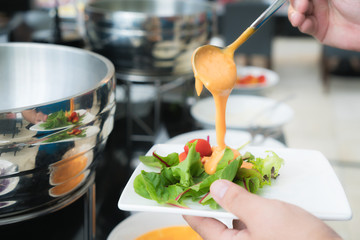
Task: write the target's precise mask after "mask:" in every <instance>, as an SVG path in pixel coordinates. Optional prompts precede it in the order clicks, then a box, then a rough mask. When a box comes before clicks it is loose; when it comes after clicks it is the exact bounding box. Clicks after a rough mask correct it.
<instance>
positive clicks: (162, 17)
mask: <svg viewBox="0 0 360 240" xmlns="http://www.w3.org/2000/svg"><path fill="white" fill-rule="evenodd" d="M85 29H86V38H87V40H88V42H89V45H90V47H91V49H92V50H93V51H95V52H98V53H100V54H102V55H104V56H106V57H108V58H109V59H110V60H111V61H112V62H113V63H114V65H115V68H116V72H120V73H122V74H134V75H149V76H174V75H175V76H176V75H183V74H189V73H191V72H192V69H191V55H192V53H193V51H194V50H195V49H196V48H197V47H198V46H200V45H203V44H206V43H208V41H209V39H210V37H211V35H212V34H214V32H215V30H216V14H215V13H214V6H213V5H212V4H210V3H208V2H205V1H197V0H117V1H115V0H105V1H96V2H93V3H90V4H88V5H87V6H86V7H85Z"/></svg>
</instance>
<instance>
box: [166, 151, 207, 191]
mask: <svg viewBox="0 0 360 240" xmlns="http://www.w3.org/2000/svg"><path fill="white" fill-rule="evenodd" d="M170 169H171V171H172V173H173V176H174V177H175V178H177V179H179V184H180V185H181V186H183V187H189V186H191V185H193V184H194V180H193V177H197V176H200V175H201V174H202V173H203V172H204V168H203V165H202V163H201V158H200V154H199V153H198V152H196V151H195V144H193V145H191V146H190V149H189V152H188V155H187V157H186V159H185V160H184V161H182V162H181V163H179V164H178V165H176V166H173V167H171V168H170Z"/></svg>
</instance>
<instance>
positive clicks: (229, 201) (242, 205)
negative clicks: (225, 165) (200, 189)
mask: <svg viewBox="0 0 360 240" xmlns="http://www.w3.org/2000/svg"><path fill="white" fill-rule="evenodd" d="M210 193H211V196H212V197H213V198H214V200H215V201H216V202H217V203H218V204H219V205H220V206H221V207H223V208H224V209H226V210H227V211H229V212H231V213H233V214H234V215H235V216H237V217H238V218H239V219H240V220H241V221H243V222H244V223H245V224H246V225H247V226H248V227H249V225H253V224H256V221H258V220H259V219H261V218H257V217H254V216H255V215H257V214H259V212H261V207H262V206H263V205H264V204H263V202H264V201H265V200H264V199H262V198H261V197H259V196H257V195H255V194H252V193H249V192H248V191H246V190H245V189H244V188H242V187H240V186H238V185H236V184H235V183H232V182H230V181H227V180H217V181H215V182H214V183H213V184H212V185H211V186H210ZM265 206H266V205H265ZM248 216H253V217H252V218H249V217H248ZM248 224H249V225H248Z"/></svg>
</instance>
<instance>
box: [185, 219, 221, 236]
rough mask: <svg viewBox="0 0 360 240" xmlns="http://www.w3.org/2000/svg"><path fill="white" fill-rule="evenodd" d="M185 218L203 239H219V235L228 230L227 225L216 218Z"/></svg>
mask: <svg viewBox="0 0 360 240" xmlns="http://www.w3.org/2000/svg"><path fill="white" fill-rule="evenodd" d="M183 218H184V219H185V221H186V222H187V223H188V224H189V225H190V227H191V228H192V229H194V230H195V231H196V232H197V233H198V234H199V235H200V236H201V237H202V238H203V239H208V240H212V239H219V238H220V236H219V235H221V234H222V233H223V232H224V231H226V230H228V228H227V227H226V226H225V224H223V223H222V222H220V221H218V220H216V219H214V218H205V217H197V216H185V215H184V216H183Z"/></svg>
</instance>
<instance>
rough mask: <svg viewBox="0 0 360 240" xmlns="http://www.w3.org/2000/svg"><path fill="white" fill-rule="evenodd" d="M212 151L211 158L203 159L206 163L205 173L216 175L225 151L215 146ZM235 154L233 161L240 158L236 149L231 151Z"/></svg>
mask: <svg viewBox="0 0 360 240" xmlns="http://www.w3.org/2000/svg"><path fill="white" fill-rule="evenodd" d="M211 150H212V154H211V156H209V157H203V159H202V161H203V162H204V169H205V172H207V173H209V172H210V173H211V172H212V173H215V172H216V167H217V165H218V163H219V162H220V160H221V158H222V157H223V155H224V152H225V149H224V148H221V147H219V146H215V147H212V148H211ZM231 150H232V151H233V153H234V157H233V160H234V159H235V158H237V157H238V156H240V153H239V151H237V150H236V149H231Z"/></svg>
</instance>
